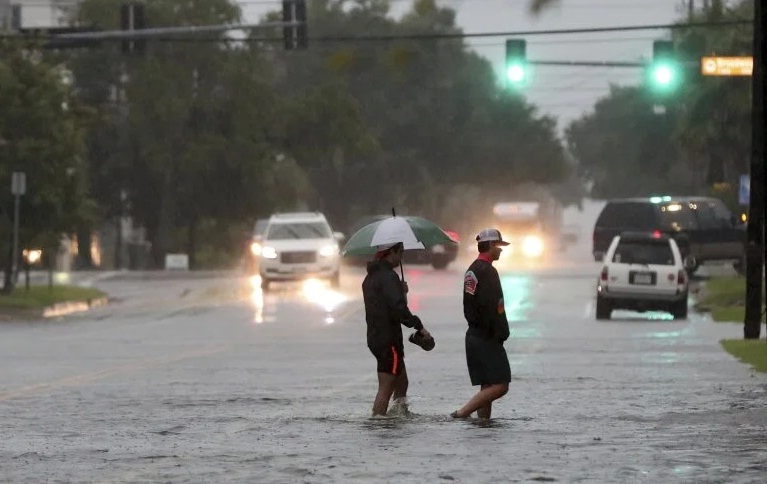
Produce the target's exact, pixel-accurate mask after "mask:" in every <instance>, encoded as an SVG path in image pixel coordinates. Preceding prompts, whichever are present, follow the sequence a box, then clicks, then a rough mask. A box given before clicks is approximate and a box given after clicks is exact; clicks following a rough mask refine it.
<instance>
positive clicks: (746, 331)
mask: <svg viewBox="0 0 767 484" xmlns="http://www.w3.org/2000/svg"><path fill="white" fill-rule="evenodd" d="M765 13H767V9H765V8H764V7H763V6H762V0H754V72H753V75H752V86H753V87H752V89H753V92H752V96H751V103H752V104H751V187H752V188H751V190H749V191H750V199H749V215H748V245H747V246H746V257H747V260H746V315H745V317H744V321H743V336H744V338H745V339H758V338H759V333H760V331H761V327H762V285H763V277H762V273H763V269H764V260H765V259H764V257H765V249H767V248H766V247H765V245H764V215H765V209H766V207H765V191H766V190H767V186H765V176H764V161H765V160H764V155H765V152H767V149H765V148H766V147H765V141H766V140H767V137H765V133H764V129H765V121H764V99H765V82H764V60H765V59H764V53H765V49H766V48H767V46H766V45H765V35H764V25H765Z"/></svg>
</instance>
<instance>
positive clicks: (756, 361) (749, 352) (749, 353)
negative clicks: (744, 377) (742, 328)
mask: <svg viewBox="0 0 767 484" xmlns="http://www.w3.org/2000/svg"><path fill="white" fill-rule="evenodd" d="M721 344H722V347H723V348H724V349H725V351H727V352H728V353H729V354H731V355H732V356H734V357H735V358H737V359H738V360H740V361H741V362H743V363H746V364H748V365H750V366H751V368H752V369H753V370H755V371H758V372H761V373H767V348H765V344H764V340H761V339H758V340H735V339H725V340H722V341H721Z"/></svg>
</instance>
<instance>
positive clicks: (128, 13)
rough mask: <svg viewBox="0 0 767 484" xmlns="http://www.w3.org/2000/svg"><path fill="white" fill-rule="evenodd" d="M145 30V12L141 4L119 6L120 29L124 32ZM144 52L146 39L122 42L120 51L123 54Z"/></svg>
mask: <svg viewBox="0 0 767 484" xmlns="http://www.w3.org/2000/svg"><path fill="white" fill-rule="evenodd" d="M145 28H146V10H145V7H144V4H143V3H137V2H134V3H123V4H122V5H120V29H121V30H126V31H133V30H143V29H145ZM145 50H146V39H135V40H134V39H125V40H123V41H122V51H123V52H124V53H125V54H132V53H134V52H136V53H139V54H143V53H144V51H145Z"/></svg>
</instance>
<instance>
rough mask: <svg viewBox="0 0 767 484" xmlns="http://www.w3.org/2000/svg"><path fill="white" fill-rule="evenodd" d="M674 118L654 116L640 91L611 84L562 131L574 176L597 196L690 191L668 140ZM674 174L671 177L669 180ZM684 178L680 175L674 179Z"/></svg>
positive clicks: (689, 179)
mask: <svg viewBox="0 0 767 484" xmlns="http://www.w3.org/2000/svg"><path fill="white" fill-rule="evenodd" d="M675 123H676V117H675V115H674V114H673V112H671V113H667V114H658V113H656V111H655V110H654V109H653V102H652V99H651V98H648V96H646V94H645V92H644V90H643V89H642V88H641V87H617V86H611V88H610V94H609V95H607V96H605V97H603V98H602V99H600V100H599V101H598V102H597V104H596V106H595V107H594V111H593V112H592V113H590V114H586V115H584V116H582V117H581V118H579V119H577V120H575V121H574V122H573V123H571V124H570V126H569V127H568V128H567V130H566V139H567V143H568V149H569V150H570V152H571V153H572V154H573V155H574V156H575V158H576V159H577V160H578V164H579V172H580V175H581V177H582V178H583V179H584V181H586V182H590V183H593V188H592V193H591V195H592V196H593V197H596V198H610V197H623V196H647V195H652V194H659V193H674V194H684V193H689V192H692V191H694V190H695V186H694V183H693V182H692V177H691V176H690V175H691V172H689V171H687V170H686V167H685V166H684V163H683V160H682V158H681V156H680V153H679V150H678V149H677V147H676V145H675V143H674V140H673V129H674V126H675ZM674 174H676V176H674ZM681 174H684V176H679V175H681Z"/></svg>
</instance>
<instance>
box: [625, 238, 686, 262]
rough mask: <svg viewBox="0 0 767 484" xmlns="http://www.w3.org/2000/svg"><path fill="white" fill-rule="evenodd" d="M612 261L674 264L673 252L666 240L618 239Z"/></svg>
mask: <svg viewBox="0 0 767 484" xmlns="http://www.w3.org/2000/svg"><path fill="white" fill-rule="evenodd" d="M613 262H616V263H622V264H652V265H661V266H673V265H674V253H673V252H672V251H671V245H670V244H669V243H668V242H667V241H665V240H664V241H656V240H648V241H634V240H632V241H626V242H624V241H619V242H618V247H617V248H616V249H615V254H614V255H613Z"/></svg>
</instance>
